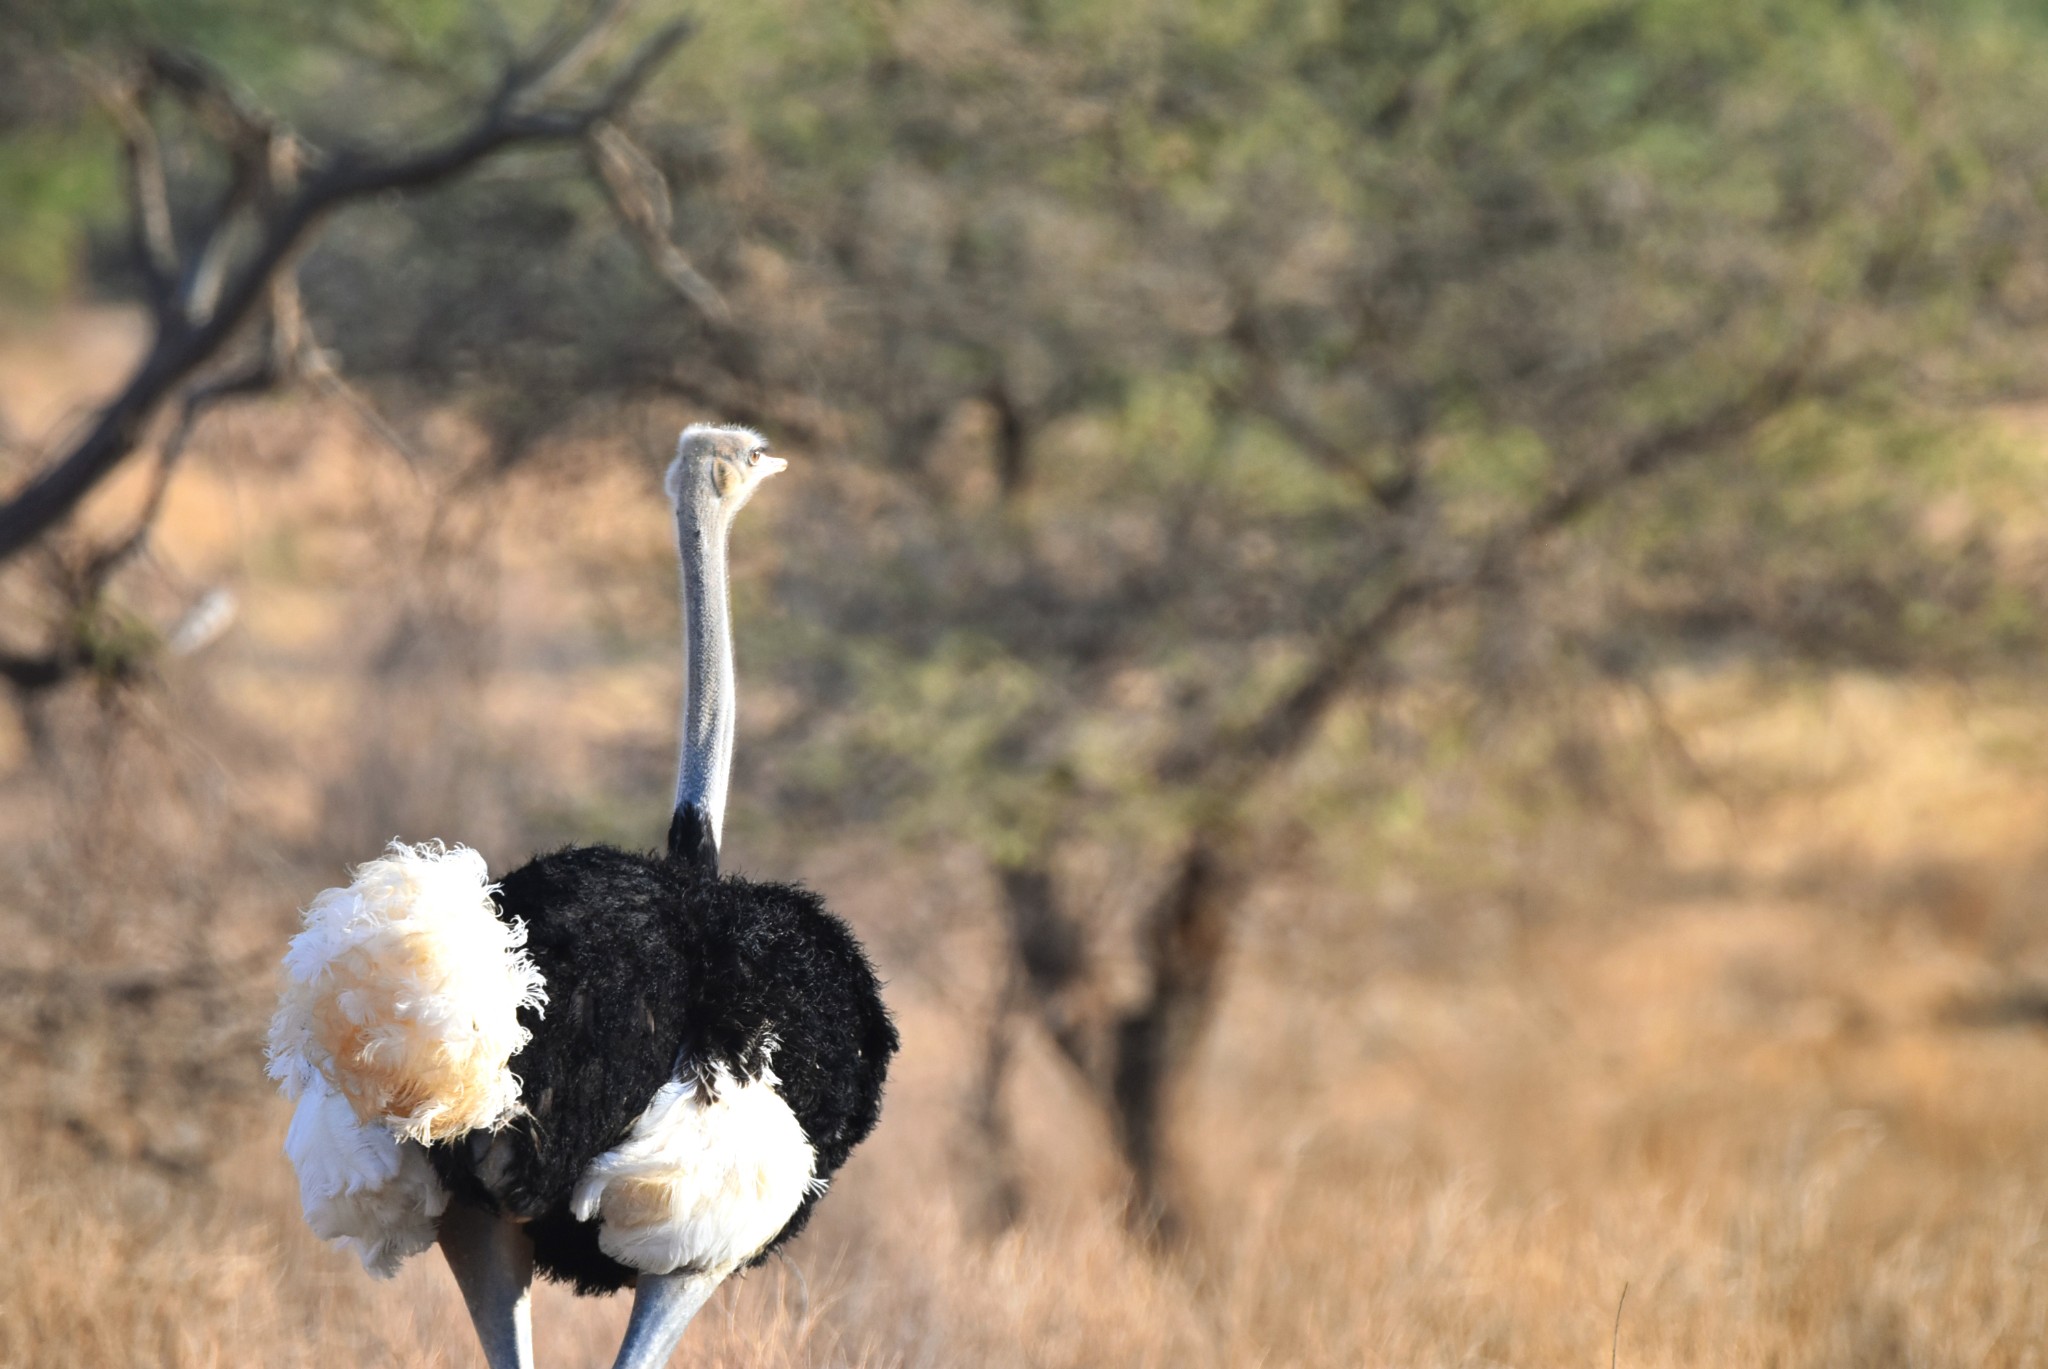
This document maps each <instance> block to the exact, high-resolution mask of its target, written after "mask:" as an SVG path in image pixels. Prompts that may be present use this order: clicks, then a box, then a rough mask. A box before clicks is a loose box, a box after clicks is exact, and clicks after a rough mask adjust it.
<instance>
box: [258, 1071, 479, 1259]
mask: <svg viewBox="0 0 2048 1369" xmlns="http://www.w3.org/2000/svg"><path fill="white" fill-rule="evenodd" d="M284 1152H285V1154H286V1155H288V1156H289V1157H291V1162H292V1168H294V1169H295V1170H297V1171H298V1174H299V1204H300V1206H301V1207H303V1208H304V1209H305V1213H306V1225H308V1226H310V1227H312V1228H313V1234H314V1235H316V1236H318V1237H320V1238H321V1239H322V1240H328V1241H338V1242H340V1243H341V1244H342V1245H344V1246H346V1247H347V1248H348V1249H350V1250H353V1251H354V1252H355V1253H356V1255H357V1256H358V1257H359V1258H360V1259H361V1260H362V1262H363V1268H365V1269H367V1270H369V1271H370V1272H371V1273H372V1274H375V1275H377V1276H378V1277H379V1278H389V1277H391V1275H393V1274H395V1273H396V1272H397V1271H398V1266H399V1264H400V1262H402V1261H403V1260H405V1259H406V1257H408V1256H410V1255H416V1254H418V1253H419V1252H420V1251H422V1250H425V1249H426V1248H427V1247H428V1246H430V1245H432V1244H433V1243H434V1231H435V1224H436V1222H437V1220H438V1219H439V1218H440V1216H441V1213H442V1212H443V1211H445V1210H446V1209H447V1206H448V1192H447V1190H446V1189H444V1188H443V1187H442V1186H441V1181H440V1179H439V1177H438V1176H436V1175H435V1173H434V1167H433V1165H432V1164H430V1163H429V1162H428V1160H427V1152H426V1150H425V1148H424V1147H422V1146H420V1145H419V1144H418V1143H417V1142H414V1141H401V1140H399V1139H398V1138H397V1137H396V1136H393V1135H392V1134H391V1133H390V1132H389V1131H388V1130H386V1129H385V1128H384V1127H383V1126H382V1125H381V1124H379V1123H371V1124H369V1125H365V1124H364V1123H363V1122H362V1121H361V1120H359V1119H358V1118H357V1117H356V1113H355V1109H354V1108H353V1107H351V1106H350V1104H349V1101H348V1099H346V1098H344V1097H342V1096H341V1094H340V1093H338V1092H337V1091H335V1089H334V1088H333V1087H332V1086H331V1085H329V1084H328V1083H327V1081H326V1080H325V1079H320V1078H315V1079H314V1080H313V1082H312V1083H311V1084H310V1085H309V1086H308V1087H307V1088H306V1089H305V1090H304V1091H303V1092H301V1093H300V1095H299V1106H298V1108H297V1110H296V1111H294V1112H293V1113H292V1124H291V1128H290V1130H288V1131H287V1132H286V1133H285V1138H284Z"/></svg>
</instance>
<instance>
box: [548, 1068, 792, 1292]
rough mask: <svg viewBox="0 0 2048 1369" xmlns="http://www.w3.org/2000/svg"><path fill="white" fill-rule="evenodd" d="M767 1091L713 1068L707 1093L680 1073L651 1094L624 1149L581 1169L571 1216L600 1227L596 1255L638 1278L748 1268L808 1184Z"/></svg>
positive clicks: (780, 1109) (783, 1113)
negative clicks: (624, 1267)
mask: <svg viewBox="0 0 2048 1369" xmlns="http://www.w3.org/2000/svg"><path fill="white" fill-rule="evenodd" d="M776 1082H777V1081H776V1078H775V1075H774V1074H773V1073H772V1072H771V1071H768V1070H763V1071H762V1072H761V1074H760V1076H759V1077H758V1078H755V1079H751V1080H747V1081H745V1082H741V1081H740V1080H738V1079H736V1078H735V1077H734V1076H733V1074H732V1072H731V1071H730V1070H729V1069H727V1068H725V1067H724V1066H720V1067H718V1069H716V1070H715V1071H713V1073H712V1076H711V1078H710V1080H709V1081H708V1086H707V1084H706V1083H700V1082H699V1081H698V1079H697V1077H696V1076H695V1074H694V1073H687V1072H686V1073H685V1074H684V1076H683V1077H682V1078H680V1079H673V1080H670V1081H669V1082H668V1083H667V1084H664V1085H662V1087H661V1090H660V1092H658V1093H657V1094H655V1096H654V1101H653V1102H652V1103H649V1104H648V1105H647V1110H646V1111H644V1112H642V1113H641V1114H640V1116H639V1117H638V1118H637V1119H635V1121H634V1123H633V1129H632V1131H631V1132H630V1133H628V1135H627V1136H626V1139H625V1140H624V1141H622V1142H620V1143H619V1145H618V1146H616V1147H615V1148H613V1149H612V1150H609V1151H607V1152H605V1153H604V1154H603V1155H600V1156H598V1157H597V1159H595V1160H593V1161H592V1162H591V1164H590V1168H589V1169H588V1170H587V1171H585V1173H584V1175H583V1178H582V1179H581V1180H580V1181H579V1182H578V1183H577V1185H576V1190H575V1192H574V1194H573V1195H572V1196H571V1198H570V1211H571V1212H572V1213H573V1214H574V1215H575V1216H576V1218H577V1219H578V1220H579V1221H590V1220H591V1219H592V1218H596V1219H597V1220H598V1221H599V1223H600V1226H599V1228H598V1235H597V1243H598V1246H599V1248H601V1249H602V1250H603V1251H604V1253H605V1254H607V1255H609V1256H611V1257H612V1258H613V1259H615V1260H617V1261H619V1262H620V1263H621V1264H625V1265H630V1266H631V1267H633V1268H634V1269H638V1270H641V1271H644V1272H646V1273H652V1274H667V1273H672V1272H675V1271H677V1270H697V1271H702V1272H706V1273H724V1272H726V1271H729V1270H731V1269H734V1268H737V1267H738V1266H739V1265H741V1264H744V1263H745V1262H746V1261H748V1260H750V1259H752V1258H753V1257H754V1255H755V1254H757V1253H758V1252H759V1251H760V1250H761V1249H762V1247H764V1246H766V1245H767V1244H768V1242H770V1241H771V1240H773V1239H775V1236H776V1234H777V1233H778V1232H780V1231H781V1230H782V1228H783V1226H784V1225H785V1224H787V1223H788V1221H789V1219H790V1217H791V1215H792V1214H793V1213H795V1211H796V1210H797V1207H798V1205H799V1204H801V1203H802V1202H803V1200H804V1197H805V1195H806V1194H807V1193H810V1192H811V1191H812V1184H813V1183H814V1182H815V1176H816V1173H817V1155H816V1152H814V1151H813V1150H812V1149H811V1145H810V1142H809V1141H808V1140H807V1139H805V1136H804V1131H803V1127H802V1126H801V1125H800V1124H799V1123H798V1122H797V1119H796V1116H795V1114H794V1113H792V1112H791V1111H790V1110H789V1105H788V1104H787V1103H785V1102H783V1100H782V1098H781V1096H780V1095H778V1094H777V1093H776V1092H775V1084H776Z"/></svg>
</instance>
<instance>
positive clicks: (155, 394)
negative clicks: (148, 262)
mask: <svg viewBox="0 0 2048 1369" xmlns="http://www.w3.org/2000/svg"><path fill="white" fill-rule="evenodd" d="M623 7H624V5H623V0H607V3H604V4H601V5H600V6H599V7H598V8H597V10H596V11H595V12H594V13H592V14H591V15H590V16H589V17H588V18H587V19H586V20H585V22H584V23H583V24H581V25H575V26H571V27H570V29H569V34H568V37H567V38H561V37H559V36H558V37H557V38H556V39H551V40H550V41H549V44H548V45H546V46H544V48H543V50H542V52H541V53H539V54H537V55H536V58H535V59H534V60H530V61H528V62H526V63H523V64H520V65H519V66H517V67H515V68H513V69H512V71H511V72H508V79H507V83H506V84H505V85H504V86H502V87H501V93H500V96H499V97H498V98H495V99H493V100H491V101H490V102H489V103H488V104H487V106H486V107H485V108H484V109H483V110H482V111H481V112H480V113H479V114H478V115H477V116H476V118H475V119H474V120H473V121H472V122H471V123H470V125H469V126H468V127H467V128H466V129H464V130H463V131H461V132H459V133H457V134H456V135H454V136H453V137H451V138H448V139H446V140H445V141H442V142H440V143H436V144H431V145H429V146H427V147H426V148H424V149H423V150H420V151H417V152H414V153H411V154H391V153H387V152H378V151H366V150H363V149H343V150H339V151H337V152H336V153H334V155H333V156H332V157H330V158H329V159H328V160H327V161H326V163H325V164H324V165H321V166H319V167H318V168H317V169H315V170H313V171H312V172H311V173H310V174H308V175H306V176H305V177H303V178H302V179H300V180H299V181H298V183H297V185H296V186H294V187H293V188H291V189H290V190H289V191H288V192H286V193H281V194H279V195H278V196H277V197H276V198H275V201H274V202H270V203H264V202H262V197H257V203H255V204H254V205H253V206H252V207H247V208H246V209H245V206H244V204H243V198H242V197H235V198H233V200H232V203H230V204H226V205H223V206H221V212H222V213H223V214H225V215H228V216H230V217H247V218H248V219H250V220H251V221H252V224H253V234H254V242H253V245H252V246H251V247H250V248H249V250H248V251H247V253H246V255H243V256H241V259H240V260H239V261H237V262H232V263H230V264H228V265H226V266H225V267H224V268H223V269H222V270H221V272H220V277H221V283H220V285H219V287H218V289H217V291H216V290H214V289H213V288H212V287H211V286H206V288H205V289H204V290H203V291H202V290H200V289H196V288H195V289H194V290H192V291H190V292H188V293H189V294H190V295H191V296H192V297H193V298H194V299H197V298H198V297H199V296H200V295H201V294H202V293H204V294H206V295H213V294H216V293H217V297H218V302H217V304H215V305H214V307H212V308H211V309H209V310H205V311H203V312H202V315H201V316H200V317H197V318H194V317H190V316H188V315H183V314H166V313H164V312H161V311H160V312H159V314H158V318H157V327H156V332H155V335H154V337H153V338H152V340H151V343H150V345H149V347H148V349H147V350H146V352H145V353H144V355H143V358H142V360H141V361H140V362H139V363H138V364H137V366H136V368H135V370H134V372H133V373H132V374H131V375H130V377H129V379H128V381H127V383H126V384H125V385H124V386H123V387H122V388H121V390H120V392H119V393H118V394H117V395H115V397H114V398H113V399H112V400H111V401H109V403H108V404H107V405H106V407H105V408H103V409H102V410H101V411H100V414H99V416H98V418H97V419H96V420H95V421H94V422H93V423H92V424H91V426H90V427H89V428H88V429H87V431H86V432H85V434H84V435H83V436H82V437H81V438H80V439H79V440H78V441H77V442H76V443H75V444H74V445H73V446H72V448H71V449H70V450H69V451H68V452H66V453H65V454H64V455H63V456H62V457H60V458H58V459H57V460H56V461H55V462H54V463H53V464H52V465H51V466H50V467H48V468H47V469H45V470H44V471H42V472H41V473H40V474H38V475H37V476H35V477H34V478H33V479H32V480H30V481H29V483H28V484H27V485H26V486H25V487H24V488H22V489H20V490H19V491H17V492H16V493H15V494H14V496H13V497H12V498H11V499H9V500H8V501H7V503H6V504H5V505H0V562H4V561H7V560H9V559H12V558H13V557H14V556H16V555H18V554H19V553H20V552H21V550H22V549H23V548H24V547H26V546H28V545H29V544H30V543H31V542H33V541H34V540H35V539H36V538H37V537H38V536H40V535H41V534H42V533H43V531H44V530H45V529H47V528H49V527H50V526H51V525H52V524H54V523H56V522H57V521H58V520H60V519H62V518H63V517H65V516H66V515H67V514H69V513H70V512H71V510H72V509H73V508H75V507H76V506H77V504H78V502H79V500H81V499H83V498H84V497H85V495H86V494H87V493H88V492H90V491H91V490H92V489H93V488H94V487H95V486H96V485H98V484H99V482H100V481H101V480H103V479H105V478H106V477H107V475H108V474H109V473H111V472H112V471H113V470H115V469H116V468H117V467H118V466H119V465H120V464H121V463H122V462H123V461H124V460H126V459H127V457H128V456H129V455H130V454H131V453H132V452H133V451H134V450H135V447H136V445H137V444H138V443H139V442H140V441H141V439H142V435H143V432H144V430H145V429H146V428H147V426H148V424H149V422H150V420H151V419H152V418H153V417H154V416H155V415H156V413H157V411H158V409H159V408H160V407H161V406H162V404H163V403H164V402H165V401H166V400H167V399H168V398H169V397H170V396H171V394H172V393H173V392H174V391H175V390H176V389H177V388H178V387H179V386H180V385H181V384H183V383H184V382H185V380H186V379H187V378H188V377H190V376H191V375H192V374H193V373H194V372H195V371H197V370H198V369H199V368H200V367H202V366H204V365H205V364H206V363H207V362H208V361H210V360H211V359H212V358H213V357H214V356H215V355H216V354H217V353H218V352H219V351H220V349H221V348H222V347H223V346H224V345H225V344H226V343H227V342H228V341H229V340H230V339H231V338H233V337H234V336H235V335H236V333H237V332H238V331H239V330H240V329H241V328H242V326H243V325H244V324H245V323H246V322H247V321H248V320H249V318H250V316H251V314H252V313H253V312H254V310H255V309H256V307H257V305H258V304H259V302H261V301H262V300H263V299H264V297H265V296H266V295H267V294H268V292H269V290H270V285H271V281H272V278H273V277H274V276H275V275H276V274H277V273H278V272H279V271H280V270H282V269H284V268H285V267H286V265H287V264H288V263H289V262H290V261H291V260H292V258H293V257H294V256H295V255H296V254H297V253H298V252H299V251H300V250H302V248H303V246H304V244H305V242H306V240H307V239H308V238H309V237H310V235H311V234H312V233H313V231H314V230H315V229H316V228H317V227H318V226H319V225H320V223H321V222H322V221H323V220H324V219H325V218H326V216H327V215H328V214H329V213H331V212H333V211H334V210H335V209H337V208H340V207H341V206H343V205H346V204H349V203H352V202H354V201H357V200H362V199H366V198H371V197H374V196H377V195H381V194H384V193H387V192H393V191H397V192H404V191H412V190H419V189H422V188H425V187H428V186H432V185H436V184H439V183H441V182H443V181H445V180H447V179H449V178H451V177H453V176H456V175H459V174H461V173H462V172H464V171H467V170H468V169H470V168H471V167H473V166H475V165H476V164H477V163H478V162H480V161H482V160H484V159H485V158H487V157H490V156H492V155H493V154H495V153H497V152H499V151H501V150H503V149H506V148H508V147H514V146H519V145H525V144H535V143H547V142H569V141H575V140H577V139H580V138H583V137H584V136H585V135H586V134H588V133H589V131H590V130H591V129H592V128H593V127H595V126H596V125H597V124H599V123H600V122H602V121H604V120H606V119H609V118H610V117H611V116H612V115H613V114H615V113H616V112H617V111H618V110H619V109H620V108H621V107H622V106H623V105H624V104H625V103H626V102H628V101H630V100H631V99H632V98H633V97H634V96H635V95H637V94H638V93H639V91H640V90H641V89H642V87H644V86H645V85H646V83H647V82H648V80H649V79H651V78H652V77H653V75H654V73H655V71H656V70H658V69H659V68H660V66H661V64H662V63H663V62H664V61H666V60H667V59H668V57H669V55H670V54H671V53H673V52H674V51H675V49H676V47H677V46H678V45H679V44H681V43H682V42H683V41H684V40H685V39H686V38H687V37H688V36H689V33H690V31H691V30H690V25H689V24H688V23H686V22H683V21H677V22H674V23H670V24H667V25H665V26H663V27H662V28H660V29H658V30H657V31H656V32H655V33H654V34H652V35H651V36H650V37H648V38H647V39H646V40H645V41H643V42H642V43H641V44H640V45H639V47H638V48H636V49H635V50H634V51H633V52H632V53H631V54H630V55H629V56H628V57H627V58H626V59H625V60H624V61H623V62H622V63H621V64H620V66H619V68H618V69H617V70H616V71H615V72H614V73H613V74H612V76H611V77H610V79H609V80H607V81H606V82H604V83H603V84H602V85H601V86H600V87H599V88H598V89H597V91H596V92H595V93H593V94H592V95H590V96H588V97H587V98H585V99H583V100H581V101H578V102H573V103H572V102H564V103H559V104H548V103H544V102H543V103H540V104H538V105H537V106H536V105H535V102H536V101H541V100H542V97H543V96H544V94H545V92H546V91H547V90H548V89H550V88H552V86H553V85H555V84H556V83H558V82H560V81H561V80H563V79H565V78H566V77H567V76H568V75H570V74H572V73H573V71H574V70H575V69H577V68H578V67H580V66H581V65H583V64H584V63H585V62H587V61H588V59H589V56H590V54H591V50H592V49H591V48H590V47H589V46H588V45H586V44H585V43H584V42H583V39H584V38H585V37H586V36H588V35H590V34H592V33H595V32H596V31H598V30H600V29H603V30H605V31H609V28H610V26H611V25H613V24H614V23H615V22H616V21H617V18H618V15H619V13H620V11H621V10H622V9H623ZM159 74H160V75H163V77H164V79H165V80H167V81H171V80H173V79H175V80H176V81H177V82H180V83H182V84H181V85H180V86H179V89H181V90H188V91H190V92H191V95H190V97H191V98H192V99H193V100H195V101H198V102H199V103H200V104H201V105H203V106H204V107H205V108H207V109H209V110H211V111H212V114H211V117H213V118H217V119H220V120H222V121H224V123H225V124H226V125H228V126H240V127H242V128H244V129H246V128H248V127H253V126H255V125H254V123H253V122H247V121H245V119H244V116H247V120H248V121H253V120H254V116H253V115H247V111H246V110H245V109H244V108H243V107H242V106H240V105H239V104H238V103H237V102H235V101H234V100H233V99H232V97H225V96H218V94H217V91H216V89H215V87H214V86H213V85H211V84H210V83H208V82H206V81H204V80H202V79H201V78H200V77H198V76H195V75H194V74H193V72H192V71H191V70H190V69H188V68H185V67H181V66H178V65H176V64H173V65H172V66H170V67H168V68H161V69H159ZM263 126H264V127H266V128H267V127H268V125H263ZM287 136H288V135H287ZM266 150H268V151H270V152H272V153H273V154H274V153H275V144H274V142H267V143H266ZM295 160H296V157H295V154H294V161H295ZM268 171H269V167H268V166H267V165H266V167H265V170H264V173H263V174H265V175H267V174H268ZM230 193H231V196H233V192H232V191H231V192H230ZM238 211H242V212H238ZM226 231H227V228H226V225H225V224H224V223H221V222H216V223H215V225H213V229H212V231H210V232H209V233H208V234H207V235H206V237H207V240H208V241H212V240H214V239H215V238H216V237H218V236H219V235H221V234H224V233H225V232H226ZM229 255H233V254H229ZM206 256H207V254H205V253H202V254H201V257H200V259H199V261H197V262H195V263H194V265H195V266H196V265H199V264H201V263H203V262H204V260H205V259H206ZM223 260H225V258H223ZM188 279H191V280H192V281H193V284H194V286H195V287H198V286H205V285H206V282H205V280H204V277H203V275H202V276H200V277H196V278H195V277H191V276H188Z"/></svg>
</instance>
